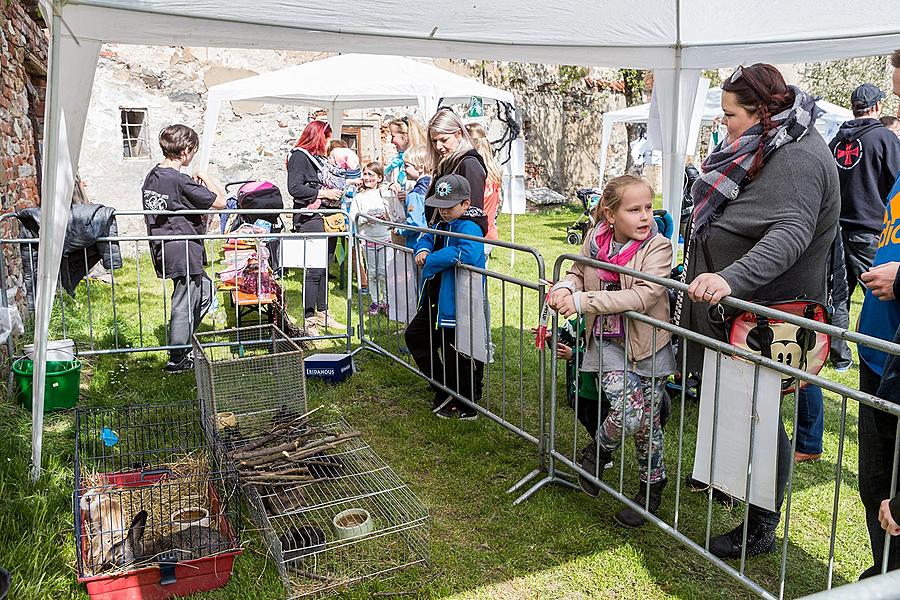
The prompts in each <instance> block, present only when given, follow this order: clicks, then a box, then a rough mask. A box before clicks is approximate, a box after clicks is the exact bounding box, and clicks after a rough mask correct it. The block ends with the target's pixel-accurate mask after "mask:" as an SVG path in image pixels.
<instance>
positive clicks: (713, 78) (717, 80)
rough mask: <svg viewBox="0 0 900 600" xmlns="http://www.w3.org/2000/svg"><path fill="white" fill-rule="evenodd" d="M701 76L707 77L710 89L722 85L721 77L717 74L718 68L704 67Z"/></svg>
mask: <svg viewBox="0 0 900 600" xmlns="http://www.w3.org/2000/svg"><path fill="white" fill-rule="evenodd" d="M703 77H706V78H707V79H709V87H710V89H711V88H715V87H719V86H721V85H722V77H721V76H720V75H719V70H718V69H706V70H705V71H703Z"/></svg>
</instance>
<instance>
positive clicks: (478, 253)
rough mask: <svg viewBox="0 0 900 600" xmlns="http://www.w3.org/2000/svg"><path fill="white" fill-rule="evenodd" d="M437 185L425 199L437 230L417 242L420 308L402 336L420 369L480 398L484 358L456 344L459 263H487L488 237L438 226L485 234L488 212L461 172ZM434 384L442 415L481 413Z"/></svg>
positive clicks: (438, 412) (435, 403) (465, 394)
mask: <svg viewBox="0 0 900 600" xmlns="http://www.w3.org/2000/svg"><path fill="white" fill-rule="evenodd" d="M434 190H435V191H434V195H432V196H430V197H428V198H427V199H426V200H425V205H426V206H429V207H433V208H434V209H436V210H435V211H434V216H435V217H438V216H439V217H440V222H439V223H438V224H437V225H436V226H435V229H436V230H437V232H435V233H427V234H424V235H422V236H420V238H419V240H418V241H417V242H416V247H415V256H416V264H417V265H419V266H420V267H422V277H423V279H424V282H423V289H422V294H421V299H420V301H419V311H418V312H417V313H416V316H415V317H413V319H412V321H410V324H409V326H408V327H407V328H406V333H405V334H404V337H405V338H406V345H407V347H408V348H409V352H410V354H412V357H413V359H414V360H415V361H416V365H417V366H418V367H419V370H421V371H422V372H423V373H424V374H425V375H426V376H427V377H429V378H430V379H432V380H434V381H436V382H438V383H441V384H443V385H444V386H445V387H447V388H448V389H450V390H453V391H454V392H456V393H458V394H459V395H460V396H462V397H463V398H467V399H469V400H471V401H472V402H477V401H478V400H479V398H480V396H481V391H482V386H483V379H484V363H483V362H481V361H479V360H476V359H474V358H472V357H469V356H465V355H463V354H461V353H459V352H457V350H456V348H455V341H456V316H457V315H456V312H457V311H456V277H455V268H456V266H457V265H470V266H474V267H478V268H481V269H483V268H484V266H485V255H484V243H483V242H482V241H476V240H467V239H460V238H455V237H447V236H443V235H440V233H438V232H443V231H449V232H452V233H460V234H465V235H470V236H474V237H480V238H483V237H484V234H485V233H486V232H487V215H486V214H485V213H484V211H483V210H481V209H480V208H477V207H473V206H472V205H471V189H470V187H469V182H468V181H467V180H466V178H465V177H462V176H461V175H456V174H451V175H446V176H444V177H441V178H440V179H438V180H437V182H435V185H434ZM479 309H480V307H479ZM473 383H474V389H473V385H472V384H473ZM431 387H432V389H433V390H434V401H433V405H432V411H433V412H434V413H435V414H436V415H437V416H438V417H441V418H444V419H448V418H451V417H453V416H454V415H457V416H459V418H460V419H464V420H472V419H475V418H477V416H478V412H477V411H476V410H475V409H474V408H472V407H471V406H469V405H467V404H465V403H464V402H460V401H459V400H457V399H455V398H454V397H453V396H450V395H448V394H447V392H446V391H444V390H442V389H441V388H439V387H438V386H436V385H434V384H432V386H431Z"/></svg>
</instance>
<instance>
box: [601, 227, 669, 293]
mask: <svg viewBox="0 0 900 600" xmlns="http://www.w3.org/2000/svg"><path fill="white" fill-rule="evenodd" d="M654 235H656V227H655V226H653V225H651V229H650V233H649V234H648V235H647V237H646V238H645V239H644V240H643V241H641V242H638V241H637V240H629V241H628V243H627V244H625V246H624V247H623V248H622V249H621V250H619V252H618V254H614V255H613V256H610V255H609V248H610V246H611V245H612V240H613V230H612V228H611V227H610V226H609V223H607V222H606V221H603V222H602V223H600V225H599V226H598V227H597V229H596V234H595V236H594V239H593V240H591V253H592V254H594V258H596V259H597V260H599V261H600V262H606V263H610V264H613V265H619V266H620V267H621V266H624V265H626V264H628V261H630V260H631V259H632V258H633V257H634V255H635V254H637V251H638V250H640V248H641V246H643V245H644V244H645V243H646V242H647V240H649V239H650V238H652V237H653V236H654ZM597 276H598V277H600V280H601V281H609V282H612V283H618V282H619V274H618V273H616V272H615V271H608V270H606V269H600V268H598V269H597Z"/></svg>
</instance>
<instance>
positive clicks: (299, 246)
mask: <svg viewBox="0 0 900 600" xmlns="http://www.w3.org/2000/svg"><path fill="white" fill-rule="evenodd" d="M281 246H282V248H283V251H282V256H281V259H282V266H284V267H286V268H290V269H302V268H303V267H306V268H307V269H324V268H326V267H327V266H328V240H327V239H325V238H319V239H292V238H282V240H281Z"/></svg>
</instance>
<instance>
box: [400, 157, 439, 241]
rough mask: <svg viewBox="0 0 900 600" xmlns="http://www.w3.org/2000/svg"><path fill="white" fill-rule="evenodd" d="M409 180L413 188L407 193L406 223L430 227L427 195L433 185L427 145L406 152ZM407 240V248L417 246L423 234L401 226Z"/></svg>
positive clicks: (402, 233) (401, 232) (407, 178)
mask: <svg viewBox="0 0 900 600" xmlns="http://www.w3.org/2000/svg"><path fill="white" fill-rule="evenodd" d="M404 160H405V166H404V169H405V170H406V180H407V182H412V189H410V191H409V192H407V193H406V199H405V201H404V204H405V206H406V225H407V226H412V227H423V228H424V227H428V224H427V223H426V222H425V195H426V194H427V193H428V188H429V186H431V175H429V174H428V172H427V168H428V167H427V165H428V153H427V152H426V151H425V146H413V147H412V148H409V149H408V150H407V151H406V153H405V154H404ZM397 233H398V234H399V235H402V236H403V238H404V239H405V240H406V247H407V248H411V249H412V248H415V247H416V241H417V240H418V239H419V236H420V235H421V233H420V232H418V231H413V230H411V229H403V228H400V229H398V230H397Z"/></svg>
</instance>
